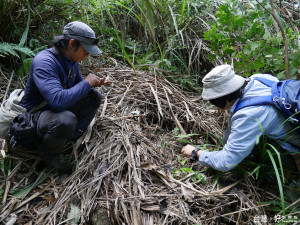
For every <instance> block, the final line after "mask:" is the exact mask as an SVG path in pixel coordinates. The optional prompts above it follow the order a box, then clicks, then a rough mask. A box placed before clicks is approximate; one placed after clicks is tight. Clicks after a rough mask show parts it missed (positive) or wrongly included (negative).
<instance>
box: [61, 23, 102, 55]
mask: <svg viewBox="0 0 300 225" xmlns="http://www.w3.org/2000/svg"><path fill="white" fill-rule="evenodd" d="M63 36H64V37H65V38H69V39H75V40H77V41H79V42H80V44H81V46H82V47H83V48H84V49H85V50H86V51H87V52H88V53H89V54H90V55H92V56H97V55H100V54H101V53H102V52H101V51H100V49H99V48H98V47H97V44H98V42H99V39H97V38H96V35H95V32H94V31H93V29H92V28H90V27H89V26H88V25H86V24H85V23H83V22H80V21H73V22H71V23H68V24H67V25H66V26H65V27H64V30H63Z"/></svg>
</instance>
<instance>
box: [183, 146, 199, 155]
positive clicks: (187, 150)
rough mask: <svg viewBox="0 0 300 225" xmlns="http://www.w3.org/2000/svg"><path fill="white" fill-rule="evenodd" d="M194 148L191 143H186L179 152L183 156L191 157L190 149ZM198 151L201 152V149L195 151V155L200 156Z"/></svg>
mask: <svg viewBox="0 0 300 225" xmlns="http://www.w3.org/2000/svg"><path fill="white" fill-rule="evenodd" d="M194 149H195V147H194V146H192V145H186V146H184V147H183V148H182V149H181V153H182V154H183V155H184V156H187V157H191V156H192V151H193V150H194ZM200 153H201V150H200V151H198V152H197V157H198V158H199V157H200Z"/></svg>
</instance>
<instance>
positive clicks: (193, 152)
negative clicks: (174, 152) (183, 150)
mask: <svg viewBox="0 0 300 225" xmlns="http://www.w3.org/2000/svg"><path fill="white" fill-rule="evenodd" d="M200 150H201V148H195V149H194V150H193V151H192V158H193V160H195V161H198V156H197V152H198V151H200Z"/></svg>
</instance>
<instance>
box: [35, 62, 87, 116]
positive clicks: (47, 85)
mask: <svg viewBox="0 0 300 225" xmlns="http://www.w3.org/2000/svg"><path fill="white" fill-rule="evenodd" d="M33 63H34V65H33V70H34V71H33V79H34V82H35V84H36V86H37V88H38V89H39V91H40V93H41V94H42V96H43V98H44V99H45V100H46V101H47V103H48V105H49V107H50V108H51V109H52V110H54V111H62V110H65V109H67V108H69V107H71V106H72V105H74V104H75V103H76V102H78V101H79V100H80V99H81V98H82V97H83V96H84V95H86V94H87V93H88V92H89V91H90V89H91V87H90V84H89V83H88V82H87V81H85V80H83V79H82V78H81V81H80V80H78V81H79V82H78V83H77V84H75V85H74V86H73V87H71V88H69V89H64V88H63V86H62V84H61V80H60V77H59V73H60V71H59V68H58V66H57V62H56V61H55V60H54V59H53V58H50V57H49V58H47V59H44V60H38V61H37V62H33ZM76 79H80V78H76Z"/></svg>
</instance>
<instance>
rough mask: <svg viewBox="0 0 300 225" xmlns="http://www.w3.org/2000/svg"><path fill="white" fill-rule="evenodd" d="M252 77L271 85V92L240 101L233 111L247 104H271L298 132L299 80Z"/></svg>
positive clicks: (299, 124)
mask: <svg viewBox="0 0 300 225" xmlns="http://www.w3.org/2000/svg"><path fill="white" fill-rule="evenodd" d="M254 79H255V80H257V81H259V82H261V83H263V84H264V85H266V86H268V87H271V89H272V94H271V95H269V96H257V97H253V98H250V99H247V100H244V101H240V102H239V103H238V104H237V106H236V108H235V110H234V112H233V113H235V112H236V111H238V110H240V109H242V108H245V107H248V106H255V105H273V106H275V107H276V108H277V109H278V110H279V111H280V112H282V114H283V116H284V117H285V118H286V119H287V120H288V121H289V122H290V124H291V125H292V126H293V127H294V128H296V129H297V131H298V133H299V134H300V129H299V128H300V81H299V80H292V79H288V80H283V81H278V82H276V81H271V80H268V79H266V78H261V77H254Z"/></svg>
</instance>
